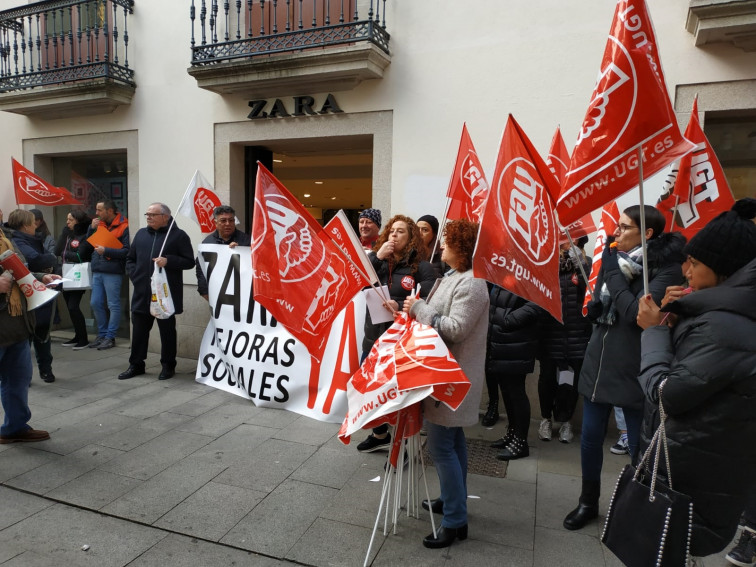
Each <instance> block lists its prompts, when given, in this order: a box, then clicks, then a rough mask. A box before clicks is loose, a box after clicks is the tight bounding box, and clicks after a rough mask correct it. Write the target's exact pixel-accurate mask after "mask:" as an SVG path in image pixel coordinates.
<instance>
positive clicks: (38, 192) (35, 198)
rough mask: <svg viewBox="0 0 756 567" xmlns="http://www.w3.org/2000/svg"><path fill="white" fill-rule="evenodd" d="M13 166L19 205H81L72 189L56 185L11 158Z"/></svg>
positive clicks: (14, 184) (14, 183)
mask: <svg viewBox="0 0 756 567" xmlns="http://www.w3.org/2000/svg"><path fill="white" fill-rule="evenodd" d="M11 164H12V166H13V188H14V189H15V190H16V204H18V205H44V206H46V207H54V206H56V205H81V202H80V201H77V200H76V199H74V196H73V195H71V193H70V191H68V189H66V188H64V187H55V186H54V185H51V184H50V183H48V182H47V181H45V180H44V179H42V178H41V177H40V176H39V175H37V174H35V173H33V172H32V171H29V170H28V169H26V168H25V167H24V166H23V165H21V164H20V163H18V162H17V161H16V160H15V159H13V158H11Z"/></svg>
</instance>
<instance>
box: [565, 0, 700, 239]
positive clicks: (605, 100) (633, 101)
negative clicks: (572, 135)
mask: <svg viewBox="0 0 756 567" xmlns="http://www.w3.org/2000/svg"><path fill="white" fill-rule="evenodd" d="M693 147H694V145H693V144H692V143H691V142H690V141H688V140H686V139H685V138H683V137H682V135H681V134H680V130H679V128H678V127H677V120H676V118H675V113H674V110H673V109H672V105H671V103H670V101H669V96H668V95H667V86H666V84H665V82H664V74H663V72H662V68H661V59H660V57H659V49H658V45H657V43H656V37H655V35H654V30H653V26H652V24H651V18H650V16H649V14H648V10H647V9H646V4H645V2H644V1H643V0H619V2H617V9H616V11H615V13H614V20H613V21H612V27H611V29H610V30H609V39H608V41H607V43H606V50H605V51H604V57H603V60H602V62H601V70H600V72H599V77H598V80H597V82H596V86H595V88H594V90H593V95H592V96H591V102H590V104H589V106H588V112H587V113H586V115H585V118H584V120H583V125H582V127H581V128H580V133H579V134H578V139H577V143H576V146H575V149H574V150H573V153H572V160H571V162H570V170H569V172H568V173H567V177H566V178H565V180H564V183H563V185H562V191H561V194H560V196H559V200H558V202H557V213H558V214H559V220H560V222H562V223H563V224H565V225H569V224H570V223H572V222H574V221H576V220H577V219H579V218H580V217H581V216H583V215H585V214H586V213H590V212H591V211H593V210H596V209H598V208H599V207H601V206H602V205H603V204H604V203H608V202H609V201H611V200H612V199H615V198H617V197H618V196H620V195H622V194H623V193H625V192H627V191H628V190H630V189H632V188H633V187H635V186H636V185H638V177H639V176H638V150H639V149H642V152H643V154H642V155H643V175H644V177H648V176H651V175H653V174H654V173H656V172H657V171H659V170H661V169H662V168H663V167H664V166H665V165H667V164H669V163H671V162H673V161H675V160H677V159H680V158H681V157H682V156H684V155H685V154H687V153H688V152H690V151H691V150H692V149H693Z"/></svg>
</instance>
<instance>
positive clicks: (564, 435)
mask: <svg viewBox="0 0 756 567" xmlns="http://www.w3.org/2000/svg"><path fill="white" fill-rule="evenodd" d="M573 437H575V435H573V433H572V424H571V423H570V422H569V421H565V422H564V423H563V424H562V427H560V428H559V441H560V442H562V443H569V442H570V441H572V439H573Z"/></svg>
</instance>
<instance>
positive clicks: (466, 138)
mask: <svg viewBox="0 0 756 567" xmlns="http://www.w3.org/2000/svg"><path fill="white" fill-rule="evenodd" d="M446 196H447V197H448V198H449V199H450V201H449V210H448V211H447V213H446V218H447V219H449V220H457V219H467V220H469V221H472V222H480V217H481V216H482V214H483V205H484V204H485V201H486V197H488V182H487V181H486V177H485V175H484V174H483V166H482V165H481V164H480V159H478V154H477V153H476V152H475V147H474V146H473V143H472V140H471V139H470V134H468V132H467V124H465V125H463V126H462V139H461V140H460V141H459V151H458V152H457V161H456V163H455V164H454V171H453V172H452V176H451V179H450V180H449V189H448V190H447V191H446Z"/></svg>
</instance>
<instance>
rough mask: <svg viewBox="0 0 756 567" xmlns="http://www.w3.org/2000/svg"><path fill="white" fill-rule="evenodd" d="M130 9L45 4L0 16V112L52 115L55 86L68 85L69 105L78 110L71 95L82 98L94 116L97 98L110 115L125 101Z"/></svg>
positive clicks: (130, 78) (81, 2)
mask: <svg viewBox="0 0 756 567" xmlns="http://www.w3.org/2000/svg"><path fill="white" fill-rule="evenodd" d="M133 7H134V2H133V0H45V1H43V2H35V3H34V4H27V5H23V6H20V7H18V8H13V9H10V10H5V11H2V12H0V109H1V110H9V111H11V112H19V113H21V114H33V113H37V112H41V113H42V114H44V113H49V112H52V114H53V115H55V114H56V113H57V112H58V111H59V110H61V108H60V107H59V106H56V105H55V104H54V103H53V104H51V101H52V100H53V99H54V98H55V97H56V96H58V94H59V93H60V91H61V89H60V87H68V88H63V89H62V90H64V91H67V92H66V95H65V96H67V97H68V99H69V100H68V102H67V104H68V105H69V106H71V105H72V104H73V105H75V106H76V105H78V107H80V108H81V107H83V105H82V103H81V102H79V101H77V100H76V95H75V94H73V98H71V96H72V93H75V92H79V93H82V94H86V97H87V98H88V99H89V100H90V102H92V105H91V106H90V108H89V112H88V113H97V112H98V109H99V106H98V100H97V99H98V97H99V98H100V99H103V100H105V99H109V102H108V103H107V104H105V106H107V107H108V108H109V109H110V110H111V111H112V109H113V108H114V106H113V103H115V105H117V104H119V103H120V104H123V103H125V102H128V101H130V94H129V93H131V94H133V90H134V88H135V86H136V85H135V83H134V71H133V70H132V69H131V68H130V67H129V28H128V23H129V22H128V17H129V15H130V14H131V13H133ZM73 87H75V88H73ZM92 87H94V89H95V90H94V91H92ZM39 91H43V92H39ZM103 93H104V96H100V95H103ZM113 94H114V96H111V95H113ZM125 99H128V100H125ZM30 101H33V104H31V107H30V105H29V102H30ZM79 114H81V112H79ZM43 117H50V116H43Z"/></svg>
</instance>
